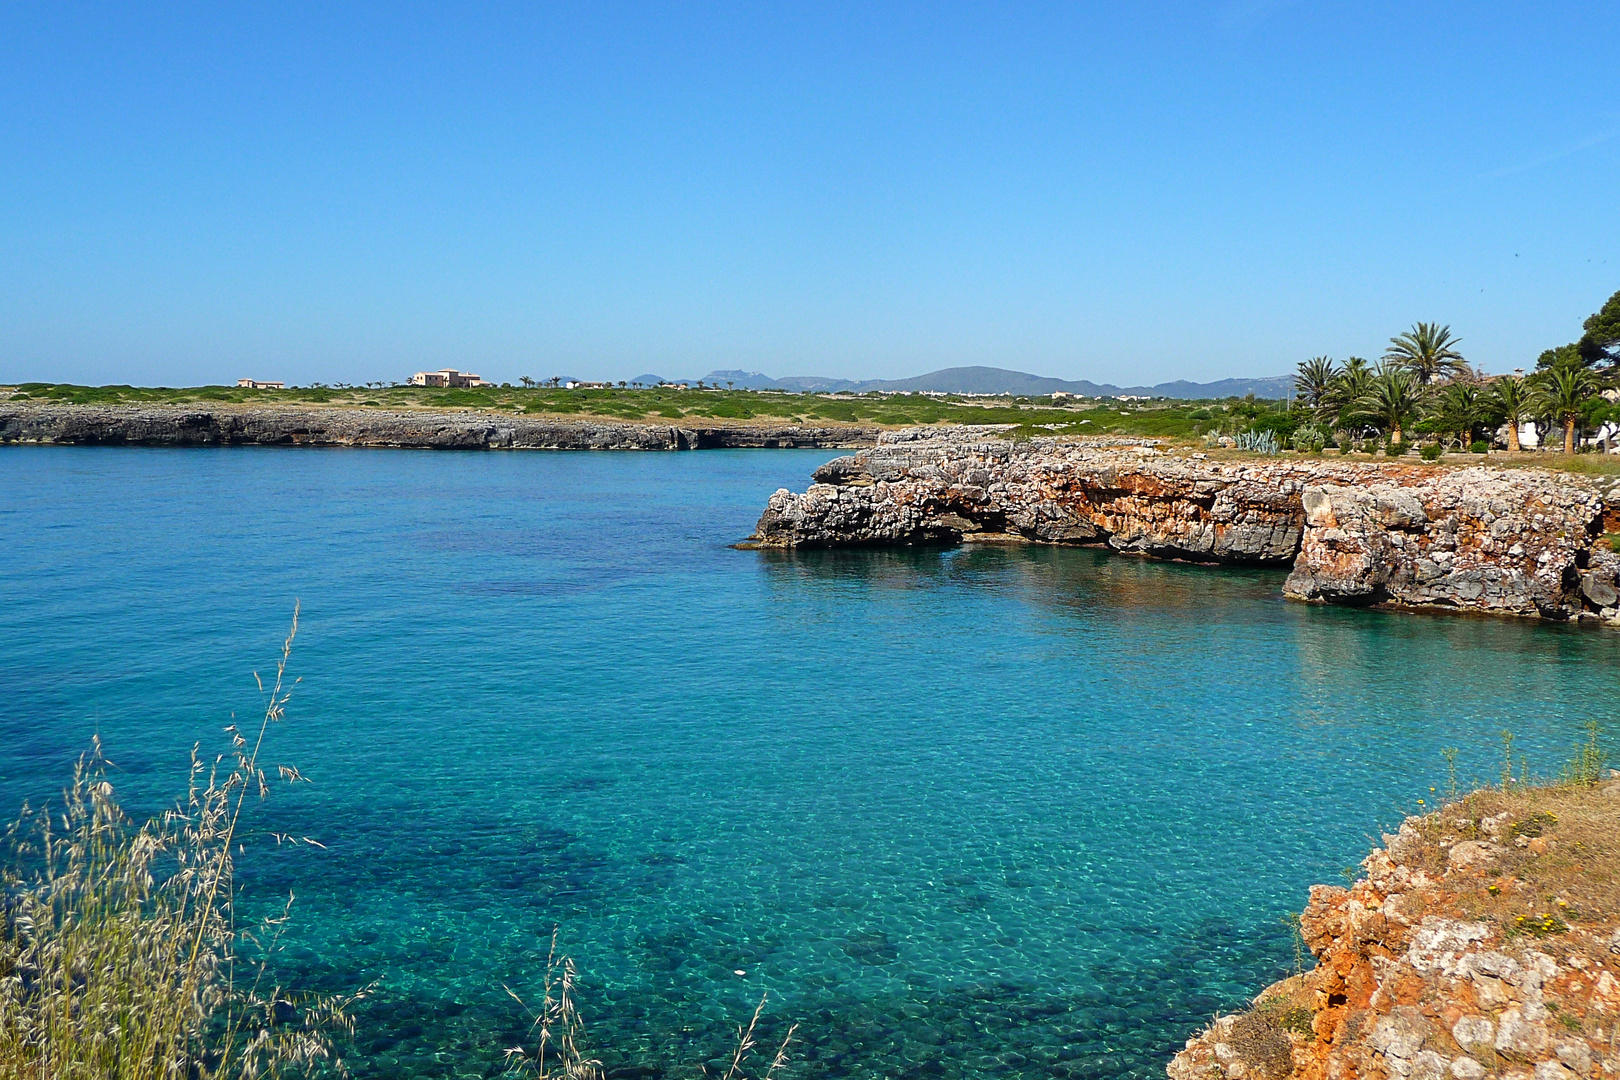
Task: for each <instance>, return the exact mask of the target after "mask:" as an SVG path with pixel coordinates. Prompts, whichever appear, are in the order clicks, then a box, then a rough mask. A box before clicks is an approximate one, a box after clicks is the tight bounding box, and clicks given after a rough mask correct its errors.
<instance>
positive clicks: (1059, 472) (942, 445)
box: [747, 429, 1620, 620]
mask: <svg viewBox="0 0 1620 1080" xmlns="http://www.w3.org/2000/svg"><path fill="white" fill-rule="evenodd" d="M814 480H815V483H813V484H812V485H811V486H810V488H809V490H807V491H806V492H804V493H802V494H795V493H793V492H790V491H788V490H787V489H785V488H784V489H782V490H780V491H778V492H777V493H776V494H774V495H772V496H771V498H770V501H769V503H768V505H767V507H766V509H765V512H764V514H763V515H762V516H761V517H760V519H759V524H758V525H757V526H756V528H755V532H754V534H753V536H751V537H750V538H749V540H748V542H747V543H748V544H750V545H752V546H758V547H783V548H798V547H838V546H852V545H863V544H917V543H959V542H964V541H966V542H992V541H1030V542H1037V543H1054V544H1098V545H1106V546H1108V547H1110V548H1113V549H1114V550H1117V551H1121V552H1130V553H1136V554H1141V555H1147V556H1152V557H1155V558H1165V559H1183V560H1191V561H1197V562H1215V563H1250V564H1260V565H1276V566H1291V567H1292V568H1293V573H1292V574H1290V575H1289V578H1288V581H1287V584H1286V586H1285V591H1286V593H1287V594H1288V595H1289V596H1290V597H1293V598H1295V599H1300V600H1309V601H1319V602H1330V603H1342V604H1360V605H1384V606H1394V607H1407V608H1416V609H1433V610H1451V611H1474V612H1484V613H1491V614H1501V615H1518V616H1532V617H1542V618H1549V619H1569V618H1573V617H1578V616H1581V615H1582V614H1585V615H1588V616H1590V617H1592V618H1606V619H1609V620H1616V619H1617V618H1620V593H1617V591H1616V576H1617V572H1620V556H1616V555H1615V554H1614V553H1612V552H1610V551H1608V550H1607V549H1606V548H1599V547H1596V546H1594V541H1595V540H1596V539H1597V538H1598V537H1600V536H1602V535H1603V533H1604V530H1605V513H1606V508H1607V507H1608V505H1609V502H1610V501H1613V502H1615V503H1616V504H1617V505H1620V485H1617V486H1616V488H1615V489H1614V490H1613V491H1612V493H1610V497H1609V498H1608V499H1606V497H1605V493H1604V492H1603V491H1602V490H1601V489H1599V488H1598V487H1596V486H1594V485H1593V484H1592V483H1591V482H1590V481H1588V480H1587V479H1585V478H1580V477H1575V476H1571V475H1569V474H1566V473H1556V472H1550V471H1547V470H1540V469H1492V468H1485V467H1478V468H1456V467H1447V466H1419V465H1415V464H1414V465H1405V464H1398V463H1394V462H1391V463H1387V464H1379V463H1373V462H1350V461H1344V460H1339V459H1333V458H1326V459H1323V458H1301V459H1274V460H1265V461H1242V462H1236V461H1213V460H1208V459H1206V458H1205V457H1204V455H1201V454H1191V453H1185V454H1169V453H1164V452H1161V451H1160V450H1159V449H1158V448H1157V447H1156V446H1154V445H1152V444H1151V443H1149V442H1147V441H1143V442H1139V443H1128V442H1121V441H1118V440H1115V441H1108V440H1089V441H1082V442H1076V441H1059V440H1052V439H1035V440H1032V441H1029V442H1024V443H1015V442H1010V441H1008V440H1005V439H999V438H993V437H991V434H990V433H989V432H987V431H984V430H978V431H975V430H973V429H954V430H953V429H932V430H930V429H916V430H908V431H902V432H885V433H883V435H881V436H880V442H879V445H878V446H876V447H874V448H873V449H870V450H867V451H864V452H862V453H860V454H857V455H854V456H851V457H844V458H839V459H837V460H835V461H832V462H829V463H828V464H826V465H824V466H822V467H821V468H820V469H818V470H816V473H815V475H814ZM1609 524H1610V525H1611V526H1615V524H1616V523H1615V522H1614V521H1611V522H1610V523H1609Z"/></svg>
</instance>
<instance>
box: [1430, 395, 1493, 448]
mask: <svg viewBox="0 0 1620 1080" xmlns="http://www.w3.org/2000/svg"><path fill="white" fill-rule="evenodd" d="M1435 404H1436V409H1435V418H1436V419H1437V420H1439V421H1440V425H1441V428H1442V430H1447V431H1455V432H1456V433H1457V441H1458V443H1460V444H1461V446H1462V449H1464V450H1466V449H1468V447H1469V446H1470V445H1471V444H1472V443H1473V441H1474V426H1475V425H1476V424H1478V423H1479V422H1480V420H1481V419H1482V418H1483V417H1484V415H1485V405H1486V402H1485V400H1484V399H1483V398H1482V397H1481V395H1480V392H1479V387H1477V386H1475V385H1473V384H1472V383H1465V382H1454V383H1452V384H1451V385H1450V386H1448V387H1446V388H1445V390H1444V391H1442V392H1441V394H1440V397H1439V399H1438V400H1437V401H1436V403H1435Z"/></svg>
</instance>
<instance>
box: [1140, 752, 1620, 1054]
mask: <svg viewBox="0 0 1620 1080" xmlns="http://www.w3.org/2000/svg"><path fill="white" fill-rule="evenodd" d="M1612 776H1613V774H1611V779H1609V780H1608V781H1606V782H1604V783H1599V784H1595V785H1590V786H1584V785H1582V786H1574V787H1567V788H1557V787H1554V788H1542V789H1528V790H1522V791H1518V790H1516V791H1515V792H1513V793H1507V792H1498V791H1480V792H1475V793H1473V794H1471V795H1468V796H1465V797H1464V798H1462V799H1460V800H1458V801H1456V802H1453V803H1451V804H1450V805H1448V806H1446V807H1444V808H1443V809H1441V810H1439V811H1438V812H1436V813H1433V814H1428V815H1421V816H1417V817H1412V818H1408V819H1407V820H1406V822H1405V823H1404V824H1403V825H1402V826H1401V828H1400V830H1399V831H1398V832H1397V833H1394V834H1388V835H1385V836H1384V847H1383V848H1381V849H1378V850H1375V851H1374V852H1373V853H1372V854H1371V855H1370V856H1369V857H1368V858H1367V859H1366V861H1365V862H1363V863H1362V867H1363V869H1364V870H1365V872H1366V875H1365V876H1364V877H1362V878H1361V879H1360V880H1358V881H1357V882H1356V883H1355V884H1354V885H1352V886H1351V887H1350V888H1348V889H1345V888H1340V887H1337V886H1331V885H1317V886H1314V887H1312V889H1311V892H1310V902H1309V903H1308V904H1307V905H1306V907H1305V910H1304V912H1303V913H1302V914H1301V916H1300V921H1299V930H1300V937H1301V938H1302V940H1303V943H1304V945H1305V946H1306V947H1308V948H1309V949H1310V951H1311V954H1312V955H1313V956H1314V957H1315V958H1316V961H1317V962H1316V965H1315V966H1314V968H1312V969H1311V970H1309V971H1302V972H1301V973H1300V974H1298V975H1295V976H1294V977H1292V978H1289V979H1284V980H1283V981H1281V982H1279V983H1276V984H1274V985H1272V986H1270V987H1268V988H1267V989H1266V990H1264V991H1263V992H1261V994H1260V995H1259V996H1258V997H1256V998H1255V1000H1254V1003H1253V1005H1252V1007H1251V1008H1250V1009H1249V1010H1247V1011H1245V1012H1242V1013H1238V1014H1235V1015H1231V1016H1223V1017H1220V1018H1218V1019H1217V1020H1216V1021H1215V1022H1214V1023H1212V1024H1211V1025H1210V1026H1209V1027H1208V1028H1206V1029H1205V1030H1204V1031H1202V1032H1200V1033H1199V1034H1197V1035H1195V1036H1193V1037H1192V1038H1191V1039H1189V1040H1188V1041H1187V1045H1186V1048H1185V1049H1184V1050H1182V1051H1181V1052H1180V1053H1178V1054H1177V1055H1176V1056H1175V1058H1174V1060H1172V1061H1171V1062H1170V1065H1169V1067H1168V1070H1167V1071H1168V1074H1169V1077H1170V1080H1487V1078H1492V1077H1499V1078H1501V1080H1606V1078H1613V1077H1616V1076H1620V912H1617V911H1616V907H1615V898H1616V896H1615V888H1616V883H1615V879H1614V876H1613V875H1614V871H1615V860H1616V840H1615V838H1616V836H1617V835H1620V779H1613V778H1612Z"/></svg>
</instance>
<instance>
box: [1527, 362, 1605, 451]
mask: <svg viewBox="0 0 1620 1080" xmlns="http://www.w3.org/2000/svg"><path fill="white" fill-rule="evenodd" d="M1597 390H1598V381H1597V377H1596V376H1594V375H1593V374H1592V373H1591V372H1590V371H1588V370H1587V369H1586V368H1583V367H1555V368H1553V369H1551V370H1550V371H1546V372H1543V373H1542V374H1541V375H1539V376H1537V377H1536V387H1535V390H1534V391H1533V393H1532V394H1531V404H1532V405H1533V406H1534V407H1535V408H1536V410H1537V411H1538V412H1540V413H1541V414H1542V415H1543V416H1545V417H1547V419H1549V420H1556V421H1558V422H1559V423H1561V424H1563V425H1564V453H1566V454H1573V453H1574V452H1575V422H1576V421H1577V420H1579V419H1580V418H1581V411H1582V410H1583V409H1584V408H1585V406H1586V403H1587V402H1588V401H1590V400H1592V395H1594V394H1596V393H1597Z"/></svg>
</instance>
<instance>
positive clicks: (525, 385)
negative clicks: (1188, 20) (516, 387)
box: [518, 375, 534, 390]
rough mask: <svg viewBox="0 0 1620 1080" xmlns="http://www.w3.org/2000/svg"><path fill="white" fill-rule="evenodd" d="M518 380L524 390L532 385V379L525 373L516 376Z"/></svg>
mask: <svg viewBox="0 0 1620 1080" xmlns="http://www.w3.org/2000/svg"><path fill="white" fill-rule="evenodd" d="M518 382H520V383H522V384H523V389H525V390H527V389H528V388H529V387H531V386H533V385H534V380H533V379H531V378H529V377H528V376H527V375H520V376H518Z"/></svg>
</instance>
